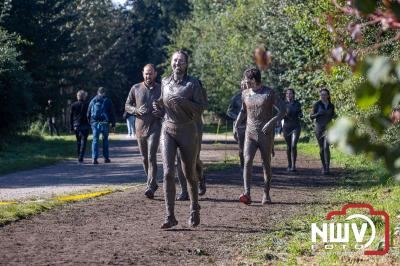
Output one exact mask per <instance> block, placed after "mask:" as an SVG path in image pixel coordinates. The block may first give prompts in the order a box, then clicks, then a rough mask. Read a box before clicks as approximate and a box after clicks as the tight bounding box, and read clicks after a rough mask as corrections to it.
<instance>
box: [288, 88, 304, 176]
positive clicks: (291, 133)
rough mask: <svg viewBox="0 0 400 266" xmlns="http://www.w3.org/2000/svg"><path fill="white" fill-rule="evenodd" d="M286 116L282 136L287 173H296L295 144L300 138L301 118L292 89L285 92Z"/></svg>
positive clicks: (298, 105)
mask: <svg viewBox="0 0 400 266" xmlns="http://www.w3.org/2000/svg"><path fill="white" fill-rule="evenodd" d="M285 104H286V115H285V117H284V118H283V136H284V138H285V142H286V145H287V148H286V154H287V159H288V168H287V170H288V172H295V171H296V159H297V142H298V140H299V137H300V132H301V126H300V118H301V117H303V113H302V111H301V104H300V102H299V101H297V100H295V92H294V90H293V89H287V90H286V101H285Z"/></svg>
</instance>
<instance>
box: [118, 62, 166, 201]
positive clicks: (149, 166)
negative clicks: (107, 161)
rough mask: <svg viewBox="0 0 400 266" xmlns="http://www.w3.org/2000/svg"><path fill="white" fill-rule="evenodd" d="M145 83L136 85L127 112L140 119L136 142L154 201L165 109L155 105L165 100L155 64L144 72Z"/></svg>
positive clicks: (149, 192)
mask: <svg viewBox="0 0 400 266" xmlns="http://www.w3.org/2000/svg"><path fill="white" fill-rule="evenodd" d="M142 73H143V79H144V81H143V82H141V83H138V84H135V85H133V87H132V88H131V90H130V92H129V95H128V98H127V100H126V103H125V111H126V112H127V113H128V114H131V115H134V116H136V127H135V128H136V138H137V142H138V145H139V150H140V154H141V155H142V162H143V168H144V172H145V174H146V177H147V188H146V191H145V193H144V195H145V196H146V197H148V198H149V199H152V198H154V193H155V192H156V190H157V189H158V185H157V150H158V145H159V143H160V132H161V118H162V117H163V116H164V112H163V110H162V109H155V108H154V107H153V102H154V101H156V100H158V99H159V98H160V96H161V88H160V84H158V83H156V82H155V80H156V78H157V72H156V69H155V67H154V65H152V64H147V65H146V66H145V67H144V68H143V72H142Z"/></svg>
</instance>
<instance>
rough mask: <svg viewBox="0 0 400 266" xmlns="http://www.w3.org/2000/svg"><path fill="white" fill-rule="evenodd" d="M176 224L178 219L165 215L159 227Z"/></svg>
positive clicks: (169, 226)
mask: <svg viewBox="0 0 400 266" xmlns="http://www.w3.org/2000/svg"><path fill="white" fill-rule="evenodd" d="M177 224H178V221H177V220H176V219H175V217H167V218H165V222H164V223H163V224H162V225H161V229H168V228H171V227H173V226H176V225H177Z"/></svg>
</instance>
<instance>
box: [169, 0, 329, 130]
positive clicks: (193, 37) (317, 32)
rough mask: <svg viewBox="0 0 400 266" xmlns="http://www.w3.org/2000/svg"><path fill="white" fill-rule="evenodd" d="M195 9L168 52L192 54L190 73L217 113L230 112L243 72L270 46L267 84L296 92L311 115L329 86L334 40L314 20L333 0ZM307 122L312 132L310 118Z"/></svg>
mask: <svg viewBox="0 0 400 266" xmlns="http://www.w3.org/2000/svg"><path fill="white" fill-rule="evenodd" d="M192 5H193V12H192V15H191V16H190V17H189V18H188V19H187V20H184V21H183V22H182V23H181V24H180V27H179V28H178V30H177V31H176V32H175V34H174V35H173V43H172V44H171V45H169V46H167V49H168V50H169V51H170V52H172V51H174V50H177V49H184V50H188V51H189V53H190V55H191V60H190V73H191V74H192V75H195V76H198V77H199V78H200V79H201V80H202V81H203V83H204V85H205V87H206V89H207V92H208V96H209V101H210V109H211V111H213V112H216V113H218V114H220V115H224V114H225V111H226V108H227V106H228V104H229V100H230V98H231V96H232V95H233V94H234V93H235V92H236V91H237V90H238V89H239V83H240V80H241V78H242V73H243V71H244V70H245V69H246V68H248V67H250V66H252V65H253V62H252V52H253V51H254V49H255V48H256V47H258V46H264V47H266V48H267V49H268V50H269V51H271V52H272V64H271V66H270V67H269V69H268V70H267V71H266V72H265V73H263V80H264V82H265V84H266V85H267V86H271V87H273V88H275V89H277V90H278V91H279V92H282V91H283V89H284V88H287V87H292V88H294V89H295V90H296V97H297V98H298V99H299V100H300V102H301V103H302V104H303V109H304V110H305V113H306V114H307V112H308V111H309V109H310V108H311V106H312V102H313V101H314V100H315V99H316V97H317V93H316V92H317V91H318V88H320V87H322V86H325V85H327V77H326V75H325V74H324V72H323V71H322V70H320V69H321V66H322V65H323V63H324V61H325V55H326V52H327V51H328V49H329V48H328V47H329V45H330V44H331V38H330V36H329V32H328V31H327V30H324V29H321V28H320V27H318V25H316V24H315V23H313V20H314V18H315V17H316V16H318V15H319V14H321V13H322V12H324V11H326V10H327V9H328V8H329V7H331V4H330V1H307V2H304V1H296V0H285V1H266V0H248V1H243V0H237V1H229V2H228V3H226V4H225V5H221V4H220V1H206V0H203V1H192ZM199 40H201V41H199ZM168 64H169V62H168V61H166V63H165V65H168ZM304 120H305V122H306V123H305V125H306V126H307V127H308V130H307V131H309V130H310V128H311V123H310V120H309V118H308V116H307V115H305V117H304Z"/></svg>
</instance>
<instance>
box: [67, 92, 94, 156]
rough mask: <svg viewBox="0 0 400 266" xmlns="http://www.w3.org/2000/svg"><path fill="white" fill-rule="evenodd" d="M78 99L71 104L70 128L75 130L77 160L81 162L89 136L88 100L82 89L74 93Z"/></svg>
mask: <svg viewBox="0 0 400 266" xmlns="http://www.w3.org/2000/svg"><path fill="white" fill-rule="evenodd" d="M76 97H77V99H78V101H76V102H74V103H73V104H72V105H71V114H70V129H71V131H74V132H75V136H76V144H77V151H78V162H79V163H83V158H84V157H85V151H86V143H87V138H88V136H89V131H90V124H89V120H88V118H87V115H86V114H87V111H88V106H89V104H88V102H87V101H86V99H87V92H86V91H84V90H80V91H78V93H77V94H76Z"/></svg>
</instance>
